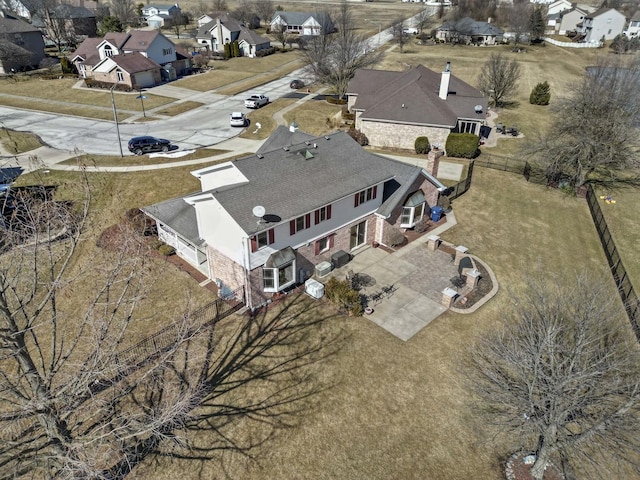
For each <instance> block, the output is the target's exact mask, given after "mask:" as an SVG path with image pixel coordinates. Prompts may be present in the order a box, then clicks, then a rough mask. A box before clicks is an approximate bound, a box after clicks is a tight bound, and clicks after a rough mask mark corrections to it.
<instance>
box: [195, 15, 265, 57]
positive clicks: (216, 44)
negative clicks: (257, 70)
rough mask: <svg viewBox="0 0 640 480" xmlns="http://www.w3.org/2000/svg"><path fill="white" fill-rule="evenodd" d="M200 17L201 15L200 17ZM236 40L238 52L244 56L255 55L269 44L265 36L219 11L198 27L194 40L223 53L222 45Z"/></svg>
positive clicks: (213, 50)
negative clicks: (218, 13) (215, 15)
mask: <svg viewBox="0 0 640 480" xmlns="http://www.w3.org/2000/svg"><path fill="white" fill-rule="evenodd" d="M201 18H202V17H201ZM236 40H237V41H238V45H239V47H240V53H241V55H242V56H245V57H255V55H256V52H258V51H260V50H266V49H268V48H269V47H270V46H271V41H270V40H269V38H267V37H263V36H261V35H258V34H257V33H256V32H255V31H253V30H251V29H249V28H247V27H246V26H244V25H243V24H242V23H240V22H239V21H238V20H236V19H235V18H233V17H232V16H230V15H229V14H228V13H221V14H220V15H219V16H217V17H215V18H213V19H212V20H210V21H209V22H207V23H205V24H204V25H203V26H201V27H200V28H199V29H198V33H197V34H196V41H197V42H198V44H199V45H202V46H206V47H207V49H209V50H211V51H212V52H217V53H223V52H224V45H225V44H226V43H232V42H234V41H236Z"/></svg>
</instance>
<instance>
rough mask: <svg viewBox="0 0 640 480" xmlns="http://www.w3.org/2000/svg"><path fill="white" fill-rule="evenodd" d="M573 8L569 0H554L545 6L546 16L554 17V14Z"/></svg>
mask: <svg viewBox="0 0 640 480" xmlns="http://www.w3.org/2000/svg"><path fill="white" fill-rule="evenodd" d="M572 7H573V5H572V3H571V2H570V1H569V0H556V1H555V2H552V3H550V4H549V5H548V6H547V15H554V14H556V13H560V12H564V11H565V10H570V9H571V8H572Z"/></svg>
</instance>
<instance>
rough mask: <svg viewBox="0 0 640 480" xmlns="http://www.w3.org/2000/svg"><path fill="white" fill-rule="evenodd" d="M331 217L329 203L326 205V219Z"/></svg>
mask: <svg viewBox="0 0 640 480" xmlns="http://www.w3.org/2000/svg"><path fill="white" fill-rule="evenodd" d="M330 219H331V205H327V220H330Z"/></svg>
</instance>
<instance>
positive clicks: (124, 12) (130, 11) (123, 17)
mask: <svg viewBox="0 0 640 480" xmlns="http://www.w3.org/2000/svg"><path fill="white" fill-rule="evenodd" d="M142 7H143V8H144V4H143V5H142ZM109 12H110V13H111V15H112V16H114V17H116V18H117V19H118V20H120V23H122V25H138V23H139V21H140V14H139V13H138V11H137V7H136V5H135V3H134V1H133V0H111V6H110V7H109Z"/></svg>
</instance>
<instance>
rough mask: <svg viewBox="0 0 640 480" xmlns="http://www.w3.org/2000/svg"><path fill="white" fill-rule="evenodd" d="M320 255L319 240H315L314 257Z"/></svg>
mask: <svg viewBox="0 0 640 480" xmlns="http://www.w3.org/2000/svg"><path fill="white" fill-rule="evenodd" d="M319 253H320V240H316V255H318V254H319Z"/></svg>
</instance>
